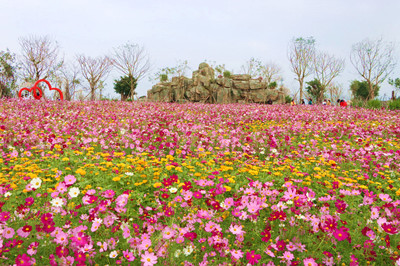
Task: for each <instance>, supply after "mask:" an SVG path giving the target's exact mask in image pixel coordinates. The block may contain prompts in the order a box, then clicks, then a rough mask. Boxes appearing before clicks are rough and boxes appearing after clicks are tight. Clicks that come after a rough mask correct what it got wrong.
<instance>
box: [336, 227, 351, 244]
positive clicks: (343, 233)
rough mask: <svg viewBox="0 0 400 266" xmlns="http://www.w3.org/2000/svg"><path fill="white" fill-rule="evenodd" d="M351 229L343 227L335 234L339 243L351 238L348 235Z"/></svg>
mask: <svg viewBox="0 0 400 266" xmlns="http://www.w3.org/2000/svg"><path fill="white" fill-rule="evenodd" d="M348 231H349V229H348V228H346V227H344V226H342V227H341V228H340V229H336V230H335V231H334V232H333V236H334V237H335V238H336V239H337V240H338V241H343V240H346V239H348V238H349V237H350V235H349V233H348Z"/></svg>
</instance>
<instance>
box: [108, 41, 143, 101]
mask: <svg viewBox="0 0 400 266" xmlns="http://www.w3.org/2000/svg"><path fill="white" fill-rule="evenodd" d="M113 64H114V66H115V67H116V68H117V69H118V70H119V71H120V72H121V73H123V74H124V75H126V76H127V77H129V78H130V79H131V81H130V82H129V84H131V90H130V94H129V97H130V98H131V99H133V95H134V94H135V93H134V92H135V88H136V85H137V82H138V81H139V80H141V79H142V78H143V77H144V76H145V75H146V74H147V72H148V71H149V69H150V60H149V57H148V55H147V54H146V52H145V50H144V47H140V46H139V45H137V44H131V43H127V44H125V45H122V46H119V47H117V48H115V49H114V56H113Z"/></svg>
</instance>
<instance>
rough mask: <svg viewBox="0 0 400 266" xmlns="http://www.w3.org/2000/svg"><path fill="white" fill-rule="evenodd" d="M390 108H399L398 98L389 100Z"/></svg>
mask: <svg viewBox="0 0 400 266" xmlns="http://www.w3.org/2000/svg"><path fill="white" fill-rule="evenodd" d="M389 109H390V110H400V98H398V99H397V100H393V101H390V102H389Z"/></svg>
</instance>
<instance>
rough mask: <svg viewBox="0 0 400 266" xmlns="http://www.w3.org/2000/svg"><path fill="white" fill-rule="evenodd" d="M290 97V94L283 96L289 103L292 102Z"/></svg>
mask: <svg viewBox="0 0 400 266" xmlns="http://www.w3.org/2000/svg"><path fill="white" fill-rule="evenodd" d="M292 100H293V99H292V97H290V95H286V96H285V103H291V102H292Z"/></svg>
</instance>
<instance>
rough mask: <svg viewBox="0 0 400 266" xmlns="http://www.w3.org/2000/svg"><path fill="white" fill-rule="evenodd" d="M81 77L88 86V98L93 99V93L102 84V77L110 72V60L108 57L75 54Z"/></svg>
mask: <svg viewBox="0 0 400 266" xmlns="http://www.w3.org/2000/svg"><path fill="white" fill-rule="evenodd" d="M77 61H78V64H79V66H80V68H81V73H82V76H83V78H84V79H85V80H86V81H87V82H88V84H89V88H90V99H91V100H92V101H94V100H95V93H96V90H97V89H98V88H99V86H100V85H101V84H102V82H101V81H102V79H103V78H104V77H105V76H106V75H107V74H108V73H109V72H110V70H111V66H112V61H111V60H110V58H109V57H107V56H104V57H101V56H99V57H96V58H93V57H90V56H84V55H78V56H77Z"/></svg>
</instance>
